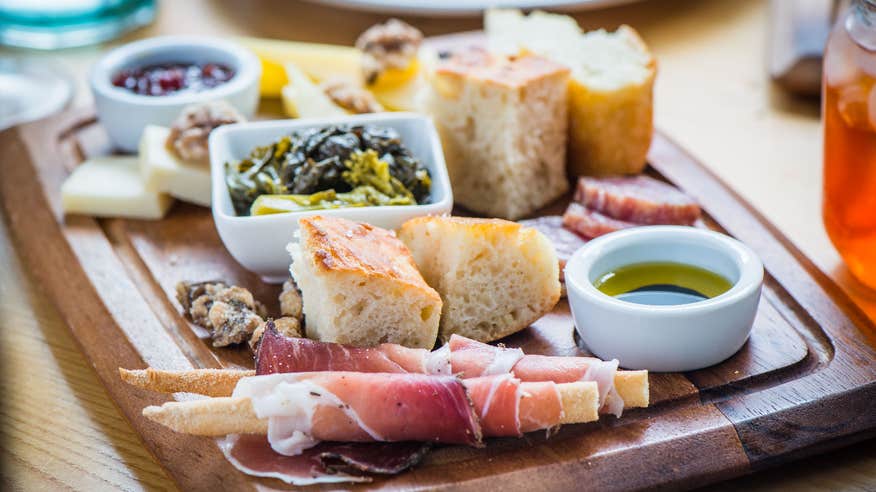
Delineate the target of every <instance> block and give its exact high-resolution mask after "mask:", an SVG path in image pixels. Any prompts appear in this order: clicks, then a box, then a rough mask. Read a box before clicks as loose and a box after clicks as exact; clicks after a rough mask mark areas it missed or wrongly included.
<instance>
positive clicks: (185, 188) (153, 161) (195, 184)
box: [140, 125, 210, 207]
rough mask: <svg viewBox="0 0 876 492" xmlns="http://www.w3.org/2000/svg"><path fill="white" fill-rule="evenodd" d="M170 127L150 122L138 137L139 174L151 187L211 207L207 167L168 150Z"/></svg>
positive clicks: (148, 186)
mask: <svg viewBox="0 0 876 492" xmlns="http://www.w3.org/2000/svg"><path fill="white" fill-rule="evenodd" d="M169 133H170V129H169V128H164V127H161V126H157V125H149V126H147V127H146V128H145V129H143V136H142V137H141V138H140V174H141V175H142V176H143V181H144V183H145V184H146V187H147V188H148V189H150V190H156V191H161V192H165V193H169V194H170V195H171V196H173V197H174V198H178V199H180V200H182V201H185V202H189V203H194V204H195V205H202V206H204V207H209V206H210V168H209V166H206V165H202V164H191V163H187V162H185V161H183V160H181V159H179V158H177V157H176V156H175V155H173V154H171V153H170V151H169V150H167V146H166V145H165V142H166V141H167V135H168V134H169Z"/></svg>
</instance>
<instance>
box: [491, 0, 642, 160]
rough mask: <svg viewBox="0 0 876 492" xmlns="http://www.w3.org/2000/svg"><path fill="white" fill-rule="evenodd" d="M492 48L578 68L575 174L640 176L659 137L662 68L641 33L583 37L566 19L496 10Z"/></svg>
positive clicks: (573, 90)
mask: <svg viewBox="0 0 876 492" xmlns="http://www.w3.org/2000/svg"><path fill="white" fill-rule="evenodd" d="M484 24H485V29H486V32H487V37H488V42H489V46H490V50H491V51H494V52H499V53H511V54H516V53H518V52H520V51H522V52H524V53H535V54H538V55H541V56H544V57H546V58H549V59H551V60H553V61H555V62H557V63H560V64H563V65H565V66H567V67H569V68H570V69H571V70H572V76H571V79H570V82H569V99H568V103H569V149H568V162H569V172H570V174H572V175H610V174H634V173H639V172H641V171H642V169H643V168H644V167H645V157H646V154H647V153H648V148H649V147H650V145H651V136H652V133H653V122H652V118H653V88H654V78H655V76H656V73H657V64H656V62H655V60H654V57H653V56H652V55H651V52H650V51H649V50H648V47H647V46H646V45H645V43H644V41H642V38H641V37H639V34H638V33H637V32H636V30H635V29H633V28H631V27H629V26H626V25H623V26H620V27H619V28H618V29H617V30H616V31H614V32H607V31H605V30H603V29H600V30H596V31H590V32H586V33H585V32H584V31H582V30H581V28H580V27H579V26H578V24H577V23H576V22H575V20H574V19H572V18H571V17H568V16H565V15H558V14H548V13H546V12H539V11H536V12H533V13H531V14H530V15H528V16H525V15H523V14H522V13H521V12H520V11H519V10H490V11H488V12H487V13H486V15H485V17H484Z"/></svg>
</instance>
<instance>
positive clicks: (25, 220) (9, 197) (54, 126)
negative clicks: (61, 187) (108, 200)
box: [0, 113, 253, 490]
mask: <svg viewBox="0 0 876 492" xmlns="http://www.w3.org/2000/svg"><path fill="white" fill-rule="evenodd" d="M77 117H78V113H72V114H70V113H62V114H61V115H58V116H56V117H52V118H49V119H46V120H41V121H40V122H37V123H31V124H29V125H25V126H24V127H15V128H12V129H8V130H5V131H3V132H0V163H3V175H4V179H2V180H0V208H2V210H3V220H4V221H5V222H6V225H7V227H8V230H9V231H10V236H11V239H12V243H13V245H14V249H15V251H16V254H17V255H18V257H19V259H20V260H21V261H22V263H23V264H24V265H26V268H25V269H24V270H26V271H27V273H26V275H28V277H29V278H30V279H31V280H33V281H35V283H36V285H39V286H40V287H41V288H42V289H43V291H44V292H45V293H46V295H47V296H48V298H49V299H50V300H51V302H52V303H53V304H54V305H55V307H56V308H57V309H58V310H59V311H60V312H61V313H62V315H63V318H64V319H65V320H67V322H68V328H69V329H70V331H71V332H72V334H73V338H74V339H75V340H76V344H77V345H78V347H79V350H81V351H82V353H83V354H85V356H86V357H87V358H88V360H89V361H90V363H91V365H92V367H94V370H95V372H96V374H97V376H98V379H99V380H100V381H101V383H102V384H103V385H104V388H105V389H106V391H107V392H108V393H109V394H110V396H111V399H112V400H113V404H114V405H115V406H116V407H117V408H118V409H119V411H120V412H121V414H122V415H123V416H124V417H125V418H126V419H127V420H128V422H129V423H130V424H131V426H132V427H133V428H134V429H135V430H136V433H137V434H138V439H140V441H141V442H142V443H143V445H144V447H145V448H146V449H147V450H148V451H149V452H150V453H151V454H152V455H153V457H154V458H155V459H156V461H157V462H158V463H159V464H160V466H162V468H164V469H165V471H167V472H168V476H169V477H171V478H172V479H173V480H174V481H176V482H177V484H178V485H180V486H181V487H182V488H183V489H185V490H198V489H203V490H211V489H212V490H220V489H222V488H225V487H229V486H230V487H232V488H234V489H235V490H253V485H252V483H251V482H250V481H249V480H247V479H246V477H245V476H244V475H243V474H241V473H239V472H238V471H237V470H235V469H233V468H232V467H230V466H227V464H226V460H225V459H224V457H223V456H222V453H221V451H220V450H219V449H218V447H217V446H216V444H215V443H214V442H213V441H208V440H204V439H199V438H196V437H193V436H183V435H179V434H176V433H173V432H172V431H169V430H168V429H166V428H163V427H162V426H160V425H157V424H155V423H153V422H151V421H149V420H147V419H146V418H144V417H143V416H142V415H141V411H142V409H143V408H144V407H145V406H147V405H151V404H160V403H162V402H164V401H170V400H172V398H171V397H169V396H165V395H156V394H146V393H143V392H137V391H132V390H131V388H130V386H128V385H127V384H125V383H124V382H122V381H121V379H120V378H119V376H118V367H119V366H127V367H142V366H144V365H145V363H144V361H143V359H142V357H141V356H140V354H139V353H138V352H137V350H136V349H135V348H134V346H133V345H132V343H131V342H130V341H129V340H127V339H120V338H119V337H118V335H119V334H120V332H119V330H118V329H117V328H116V321H115V320H114V319H113V317H112V315H111V314H110V312H109V311H108V310H107V308H106V306H105V305H104V303H103V301H102V299H101V297H100V295H99V293H97V292H96V291H95V290H94V288H93V286H92V283H91V280H90V279H89V277H88V275H87V274H86V272H85V270H84V268H83V267H82V265H81V264H80V263H79V259H78V258H77V256H76V255H75V253H74V252H73V250H72V249H71V247H70V245H69V244H68V243H67V240H66V238H65V237H64V234H63V233H62V232H61V229H60V227H59V225H58V223H57V220H56V218H55V216H54V215H53V213H52V211H51V208H50V207H49V205H48V202H47V199H46V197H45V194H44V190H43V189H42V186H41V183H39V180H38V177H37V172H36V169H35V166H34V164H33V162H32V159H34V158H35V157H34V156H33V155H31V154H30V152H28V150H27V149H26V148H25V146H24V145H23V144H22V138H23V137H22V135H21V132H23V131H27V130H30V131H33V130H34V129H35V128H37V125H41V126H40V128H44V129H49V130H51V131H53V132H56V131H58V130H59V129H63V128H65V127H64V124H70V123H71V122H74V121H76V119H77ZM13 204H14V208H13ZM17 209H25V210H29V211H30V213H29V214H28V215H27V216H26V217H25V216H23V215H22V214H20V213H18V212H16V210H17ZM95 227H98V226H97V225H96V224H95ZM37 231H39V232H37ZM46 245H52V247H51V248H46ZM120 274H124V272H120ZM57 276H61V277H63V278H64V279H65V283H64V284H63V285H62V284H60V283H57V282H51V281H50V279H51V278H52V277H57ZM69 286H75V287H76V289H75V290H76V296H72V295H71V291H70V290H69V288H68V287H69ZM83 297H84V298H87V299H88V305H92V306H100V307H101V308H100V310H99V311H97V312H85V311H84V310H83V309H82V305H83V303H82V301H81V299H82V298H83ZM109 341H111V343H113V344H114V351H113V353H114V359H113V360H107V359H105V358H104V357H102V356H101V354H99V353H97V351H96V347H97V346H98V345H99V344H103V343H109ZM145 436H150V439H145ZM169 443H172V444H169Z"/></svg>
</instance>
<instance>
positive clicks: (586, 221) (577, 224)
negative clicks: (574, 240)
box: [563, 202, 642, 239]
mask: <svg viewBox="0 0 876 492" xmlns="http://www.w3.org/2000/svg"><path fill="white" fill-rule="evenodd" d="M563 225H564V226H566V227H567V228H569V229H570V230H572V231H575V232H576V233H578V234H580V235H582V236H584V237H586V238H590V239H594V238H597V237H599V236H603V235H605V234H608V233H610V232H614V231H619V230H621V229H629V228H630V227H637V226H640V225H642V224H636V223H633V222H626V221H623V220H618V219H613V218H611V217H609V216H607V215H604V214H601V213H599V212H597V211H595V210H592V209H589V208H587V207H585V206H583V205H581V204H580V203H576V202H572V203H570V204H569V207H568V208H566V212H565V213H564V214H563Z"/></svg>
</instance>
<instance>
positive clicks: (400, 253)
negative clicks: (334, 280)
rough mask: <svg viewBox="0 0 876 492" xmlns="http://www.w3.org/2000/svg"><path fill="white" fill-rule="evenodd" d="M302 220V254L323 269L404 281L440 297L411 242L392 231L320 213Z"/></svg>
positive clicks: (317, 267)
mask: <svg viewBox="0 0 876 492" xmlns="http://www.w3.org/2000/svg"><path fill="white" fill-rule="evenodd" d="M298 224H299V227H300V228H301V240H302V249H301V252H302V255H311V256H312V258H311V260H312V261H313V264H314V266H315V267H316V269H317V270H319V271H320V272H322V273H353V274H356V275H361V276H365V277H369V278H386V279H391V280H395V281H400V282H403V283H406V284H408V285H410V286H412V287H416V288H418V289H421V290H423V291H424V292H425V293H428V295H430V296H431V297H433V298H434V299H437V300H440V298H441V297H440V296H439V295H438V293H437V292H435V290H434V289H432V288H431V287H429V285H428V284H426V281H425V280H423V276H422V275H420V272H419V270H417V265H416V264H415V263H414V258H413V257H412V256H411V252H410V251H409V250H408V248H407V246H405V245H404V243H402V242H401V241H400V240H399V239H398V238H397V237H396V236H395V234H394V233H392V232H391V231H387V230H386V229H381V228H379V227H374V226H372V225H370V224H363V223H358V222H353V221H351V220H347V219H342V218H339V217H323V216H319V215H315V216H312V217H303V218H301V219H299V221H298Z"/></svg>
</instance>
